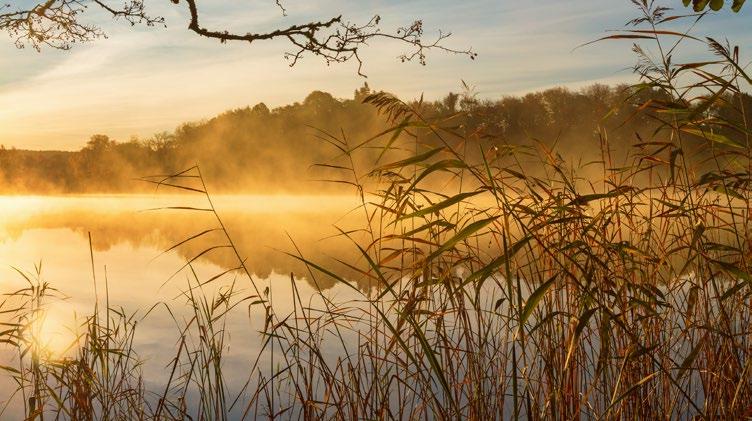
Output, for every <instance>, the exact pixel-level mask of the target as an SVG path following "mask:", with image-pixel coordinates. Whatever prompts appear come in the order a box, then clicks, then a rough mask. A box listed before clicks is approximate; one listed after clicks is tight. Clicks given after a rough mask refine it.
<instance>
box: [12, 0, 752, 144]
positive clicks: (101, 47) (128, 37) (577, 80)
mask: <svg viewBox="0 0 752 421" xmlns="http://www.w3.org/2000/svg"><path fill="white" fill-rule="evenodd" d="M162 3H164V4H162ZM606 3H608V5H607V6H606V5H605V4H606ZM153 7H154V9H153V12H152V13H155V14H160V15H164V16H165V17H166V18H167V21H168V24H169V26H168V28H167V29H163V28H138V27H136V28H131V27H130V26H129V25H127V24H125V23H123V22H112V21H110V20H108V19H104V20H102V26H103V27H104V29H105V30H106V31H107V32H108V33H109V35H110V37H109V39H106V40H100V41H96V42H93V43H90V44H86V45H79V46H76V47H74V49H73V50H72V51H68V52H58V51H49V50H47V51H42V52H41V53H37V52H35V51H33V50H32V49H24V50H17V49H16V48H15V47H14V46H13V45H12V43H11V41H10V39H9V38H7V37H6V36H4V35H3V36H1V37H0V40H2V42H0V144H3V145H5V146H6V147H18V148H28V149H78V148H80V147H81V146H82V145H83V144H84V143H85V142H86V140H87V139H88V138H89V136H90V135H92V134H95V133H104V134H108V135H110V136H112V137H114V138H115V139H118V140H127V139H128V138H129V137H130V136H131V135H138V136H141V137H145V136H149V135H151V134H153V133H155V132H158V131H163V130H172V129H174V128H175V126H177V125H178V124H180V123H182V122H186V121H192V120H199V119H202V118H208V117H211V116H213V115H215V114H217V113H220V112H222V111H224V110H227V109H230V108H235V107H244V106H246V105H253V104H256V103H258V102H265V103H267V104H268V105H269V106H276V105H282V104H285V103H289V102H293V101H300V100H302V99H303V98H304V97H305V96H306V95H307V93H309V92H310V91H312V90H315V89H318V90H324V91H328V92H331V93H333V94H334V95H335V96H338V97H351V95H352V92H353V90H354V89H356V88H357V87H359V86H361V85H362V83H363V82H364V81H365V80H367V81H368V82H369V84H370V85H371V86H372V87H374V88H376V89H384V90H388V91H391V92H394V93H396V94H398V95H401V96H403V97H407V98H415V97H417V96H419V95H421V94H425V95H426V96H427V97H429V98H436V97H439V96H443V95H444V94H446V93H447V92H449V91H457V90H459V89H460V81H461V80H465V81H467V82H468V83H469V84H471V85H474V86H476V89H477V92H478V93H479V95H480V96H481V97H490V98H493V97H499V96H501V95H504V94H516V93H523V92H528V91H531V90H536V89H540V88H544V87H549V86H554V85H566V86H572V87H577V86H582V85H585V84H588V83H591V82H593V81H601V82H607V83H608V82H617V81H627V80H631V78H632V76H631V74H630V73H629V71H626V70H625V69H626V68H628V67H629V66H631V64H632V62H633V57H632V56H631V54H630V52H629V45H628V44H620V45H619V47H622V48H616V47H617V44H609V45H595V46H591V47H586V48H581V49H577V50H574V51H572V50H573V48H574V47H576V46H577V45H579V44H581V43H583V42H586V41H590V40H592V39H595V38H597V37H599V36H601V35H602V34H603V30H604V29H607V28H618V27H620V26H621V25H623V24H624V22H626V20H627V19H628V18H629V16H630V13H632V9H631V7H630V5H629V2H628V1H620V0H610V1H608V2H603V1H599V0H576V1H572V2H556V1H553V0H546V1H541V2H535V4H531V3H530V2H518V1H511V0H509V1H508V0H501V1H498V0H496V1H492V0H478V1H468V2H449V1H445V0H440V1H430V0H422V1H411V2H407V1H366V2H344V1H335V0H325V1H317V2H311V3H307V4H302V5H301V4H294V5H293V4H291V5H289V7H288V10H289V12H290V15H289V16H287V17H281V16H279V10H278V9H276V7H275V6H274V5H273V2H270V4H263V3H262V2H255V3H253V4H251V5H248V2H242V1H234V0H228V1H225V2H223V3H222V5H221V6H219V5H218V4H217V3H216V2H215V3H214V4H213V5H211V6H209V8H208V9H207V10H206V11H205V12H206V16H207V19H206V24H207V25H212V26H214V27H229V28H230V29H237V28H262V29H263V28H269V27H274V26H275V25H283V24H288V23H289V22H295V21H304V20H306V19H310V18H320V17H322V16H328V15H332V14H336V13H339V12H342V13H344V14H345V15H346V16H349V17H351V18H352V19H353V20H364V19H366V20H367V18H368V17H369V16H371V15H373V14H374V13H380V14H381V15H382V16H383V24H384V27H385V28H395V27H398V26H401V25H404V24H406V23H408V21H410V19H412V18H423V19H424V20H425V26H426V28H427V30H428V32H429V33H432V31H436V30H438V29H442V30H449V31H452V32H453V33H454V36H453V37H452V38H451V39H450V40H449V41H448V43H449V44H450V45H451V46H454V47H457V48H465V47H468V46H472V47H473V49H474V50H475V51H477V52H478V53H479V58H478V60H476V61H471V60H469V59H467V58H466V57H461V56H453V55H448V54H443V53H441V52H434V53H432V54H431V55H430V56H429V58H428V66H426V67H423V66H420V65H419V64H417V63H407V64H400V63H399V62H398V60H397V59H396V56H397V55H399V54H400V53H401V52H402V46H401V45H399V44H392V43H389V42H383V43H377V44H374V45H372V46H370V47H369V48H368V50H367V51H366V54H365V61H366V68H365V71H366V73H367V75H368V79H363V78H362V77H359V76H357V74H356V71H355V65H354V63H348V64H344V65H335V66H326V64H324V63H323V62H321V61H320V60H318V59H316V58H314V57H307V58H306V59H304V60H303V62H302V63H300V64H298V65H297V66H296V67H294V68H290V67H289V66H288V63H287V62H286V61H285V59H284V58H283V52H284V51H285V48H286V47H287V45H286V44H285V43H279V42H269V43H259V44H256V45H253V46H248V45H245V44H229V45H220V44H218V43H217V42H216V41H214V40H206V39H200V38H198V37H197V36H196V35H194V34H192V33H189V32H188V31H186V30H185V29H184V26H185V19H186V16H185V11H184V10H182V9H181V8H179V7H175V6H173V5H172V4H171V3H170V2H157V3H153ZM747 14H749V13H748V12H747ZM728 18H729V17H728V16H725V17H724V16H718V17H716V18H714V19H715V20H711V21H710V23H709V26H710V27H711V29H712V28H721V27H723V28H730V29H727V30H729V31H730V32H731V33H730V34H728V35H729V36H733V35H735V34H736V35H739V36H738V37H737V38H736V39H735V41H736V42H738V43H741V45H744V43H743V41H745V40H746V41H748V40H749V38H750V36H749V34H748V31H743V30H736V29H734V28H735V27H736V26H739V25H742V23H743V22H745V21H747V20H746V19H747V18H745V17H741V18H739V19H728ZM731 18H733V16H732V17H731ZM727 19H728V22H732V24H730V25H731V26H728V25H729V24H728V23H727V21H726V20H727ZM740 22H742V23H740ZM734 25H735V26H734ZM742 26H743V25H742ZM244 30H245V29H244Z"/></svg>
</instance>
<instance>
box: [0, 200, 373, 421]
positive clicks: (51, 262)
mask: <svg viewBox="0 0 752 421" xmlns="http://www.w3.org/2000/svg"><path fill="white" fill-rule="evenodd" d="M214 204H215V207H216V209H217V211H218V213H219V215H220V216H221V217H222V220H223V222H224V223H225V225H226V228H227V230H228V232H229V233H230V234H231V238H232V240H233V242H234V243H235V245H236V246H237V248H238V250H239V252H240V255H241V256H242V257H243V258H245V259H247V260H246V265H247V267H248V268H249V270H250V271H251V272H252V273H253V276H254V282H255V283H256V286H257V287H258V288H259V289H260V290H263V289H264V288H267V287H269V288H270V291H271V294H272V297H273V304H274V307H275V310H276V311H278V312H279V313H280V314H284V313H286V312H289V311H291V308H292V307H291V304H292V301H291V297H292V288H293V286H292V284H291V282H290V281H291V278H292V279H294V282H295V286H296V287H297V289H298V291H299V292H300V294H301V296H302V297H303V300H304V301H307V300H310V299H314V300H315V297H316V296H317V294H316V291H317V288H316V287H315V286H318V287H320V288H321V289H323V290H325V294H326V295H328V296H331V297H337V299H338V300H350V299H355V298H357V295H358V294H357V293H355V292H354V291H353V290H352V289H349V288H346V287H344V286H342V285H336V284H335V283H334V282H333V281H332V280H330V279H324V278H315V279H314V278H312V277H311V276H310V274H309V273H308V271H307V269H306V267H305V265H303V264H302V263H301V262H300V261H299V260H296V259H294V258H291V257H289V256H288V255H286V254H285V253H284V251H291V252H295V250H296V247H297V248H298V249H299V250H300V252H301V253H302V254H303V255H304V256H305V257H306V258H309V259H311V260H313V261H317V262H321V263H326V262H329V263H331V262H333V260H332V258H331V257H330V256H336V257H338V258H347V257H346V256H347V253H352V252H353V248H352V247H348V246H347V241H345V240H344V239H343V238H341V237H337V236H335V235H336V234H337V233H338V231H337V229H336V228H335V225H336V226H338V227H341V228H343V229H348V228H352V227H353V226H357V224H358V221H359V220H358V218H362V211H359V210H358V209H356V208H357V205H358V203H357V201H356V199H355V198H354V197H336V196H335V197H323V196H321V197H320V196H295V197H290V196H218V197H216V198H214ZM205 206H206V203H205V202H203V201H202V199H201V197H198V198H197V197H194V196H190V195H185V196H180V195H177V196H167V195H154V196H149V195H144V196H133V195H114V196H60V197H42V196H39V197H2V198H0V290H1V291H2V292H3V293H7V292H11V291H15V290H18V289H20V288H23V287H25V286H26V285H28V284H27V281H26V280H25V279H24V277H23V275H21V274H20V273H19V271H21V272H23V273H25V274H26V275H27V276H28V277H29V278H31V279H34V278H35V277H36V276H37V275H36V272H37V269H36V268H37V267H41V271H40V274H41V279H43V280H44V281H47V282H49V283H50V284H51V285H52V286H53V287H55V288H57V289H58V290H59V291H60V295H64V296H65V298H61V299H50V300H48V301H47V304H46V317H45V320H44V323H43V326H42V327H41V340H42V341H43V342H44V346H45V348H46V349H47V350H49V351H50V352H51V353H52V354H53V355H62V354H64V353H65V351H64V349H65V348H66V347H67V345H68V344H70V343H71V342H72V340H73V338H74V337H75V333H74V332H75V331H76V329H77V326H78V325H79V324H80V321H81V318H82V317H83V316H86V315H89V314H91V313H92V311H93V309H94V303H95V302H96V301H97V299H98V300H99V303H100V304H99V305H100V306H103V305H104V304H105V300H106V299H109V305H110V306H111V307H122V308H123V309H124V310H125V312H126V313H129V314H135V315H136V319H137V320H138V329H137V331H136V337H135V349H136V350H137V352H138V354H139V356H140V358H142V359H143V360H145V366H144V370H143V371H144V377H145V381H146V385H147V389H149V388H157V389H158V387H159V385H160V383H161V382H164V380H165V378H166V376H167V374H168V369H167V366H168V364H169V362H170V360H171V358H173V356H174V355H175V350H176V349H177V344H178V337H179V335H178V333H179V328H178V326H177V325H176V324H179V323H180V322H181V320H182V321H185V320H187V318H188V314H187V307H186V305H185V298H184V297H183V296H182V295H181V292H183V291H185V290H186V288H187V286H188V280H190V279H192V276H191V274H190V271H189V269H188V268H186V266H185V265H186V262H188V261H190V260H192V259H194V258H196V256H198V255H200V254H201V253H202V252H203V251H204V250H206V249H208V248H210V247H213V246H218V245H224V244H226V243H227V240H226V239H225V238H224V237H223V234H222V233H221V232H220V231H212V232H209V233H207V234H205V235H202V236H200V237H199V238H196V239H194V240H191V241H189V242H187V243H185V244H183V245H181V246H179V247H176V248H174V249H172V250H170V251H168V252H165V250H168V249H170V248H171V247H172V246H174V245H175V244H177V243H179V242H181V241H183V240H185V239H186V238H189V237H191V236H193V235H196V234H198V233H200V232H203V231H205V230H209V229H214V228H216V227H217V221H216V219H214V216H213V214H211V213H210V212H200V211H192V210H182V209H178V210H175V209H173V210H167V209H159V208H164V207H200V208H202V207H205ZM153 209H158V210H153ZM353 209H355V210H354V211H352V210H353ZM361 220H362V219H361ZM89 236H91V248H90V245H89ZM327 237H328V238H327ZM293 242H294V243H293ZM92 251H93V261H94V265H93V266H94V275H93V274H92V264H91V261H92V258H91V256H92V254H91V252H92ZM237 265H238V261H237V257H236V256H235V254H234V253H233V252H232V251H231V249H228V248H218V249H213V250H211V251H209V252H208V253H205V254H203V255H201V256H200V257H198V258H197V259H196V260H195V261H193V268H194V270H195V271H196V273H197V274H198V278H199V279H202V280H206V279H209V278H211V277H213V276H214V275H216V274H219V273H222V272H224V271H227V269H230V268H233V267H236V266H237ZM94 277H96V288H95V286H94V285H95V281H94ZM233 281H236V285H237V288H238V289H240V290H242V292H245V293H246V294H251V293H252V292H253V289H252V287H251V284H250V283H249V281H248V279H247V278H246V277H242V276H240V274H239V273H238V272H230V273H228V274H226V275H225V276H222V277H221V278H219V279H217V280H215V281H213V282H212V283H211V284H210V285H207V286H205V287H204V288H205V293H206V294H207V295H209V296H211V295H212V294H214V293H215V292H216V291H218V290H220V289H221V288H223V287H226V286H227V285H229V284H231V283H232V282H233ZM363 287H367V286H363ZM105 291H107V292H108V294H107V295H108V297H105ZM95 292H96V295H97V296H95ZM157 303H164V304H165V305H166V306H161V305H160V306H157V307H155V308H154V310H152V311H151V312H150V313H149V314H148V316H147V312H149V310H150V309H151V308H152V307H154V305H155V304H157ZM167 306H169V308H170V309H171V311H172V312H173V314H174V315H175V316H176V319H178V321H177V323H176V321H175V320H173V318H172V317H171V316H170V313H169V312H168V311H166V307H167ZM236 313H237V314H235V315H233V316H232V317H231V318H230V319H229V320H230V322H229V327H228V333H229V337H230V338H231V340H230V341H229V345H228V347H227V353H226V356H227V358H226V359H225V360H224V361H225V365H226V367H225V370H226V371H227V372H230V373H234V374H233V376H229V377H230V378H228V383H229V384H228V387H229V389H230V394H231V395H232V392H233V391H235V392H237V391H238V390H239V389H240V387H241V385H242V384H243V383H244V382H245V381H246V380H247V379H248V377H247V375H235V374H236V373H238V372H243V373H245V372H247V370H248V367H249V364H250V359H251V358H252V357H255V356H256V353H257V351H258V349H259V346H260V343H261V336H260V335H259V334H258V331H260V330H261V329H262V327H263V314H261V307H260V306H255V307H251V308H250V310H246V309H240V310H239V311H237V312H236ZM0 365H6V366H7V365H10V366H16V365H17V357H16V356H15V355H14V354H13V353H11V352H9V351H8V349H4V350H2V351H0ZM239 370H240V371H239ZM14 387H15V386H14V385H13V384H12V383H11V382H10V379H9V378H7V376H5V375H0V390H2V391H3V393H2V396H0V407H1V405H2V403H3V402H4V401H6V400H7V399H9V397H10V391H12V390H13V389H14ZM15 399H16V400H17V399H18V397H16V398H15ZM19 408H20V406H19V405H18V402H15V403H13V402H11V405H10V407H9V408H8V409H7V410H6V412H5V415H4V416H15V415H18V416H20V413H18V412H17V411H18V410H19Z"/></svg>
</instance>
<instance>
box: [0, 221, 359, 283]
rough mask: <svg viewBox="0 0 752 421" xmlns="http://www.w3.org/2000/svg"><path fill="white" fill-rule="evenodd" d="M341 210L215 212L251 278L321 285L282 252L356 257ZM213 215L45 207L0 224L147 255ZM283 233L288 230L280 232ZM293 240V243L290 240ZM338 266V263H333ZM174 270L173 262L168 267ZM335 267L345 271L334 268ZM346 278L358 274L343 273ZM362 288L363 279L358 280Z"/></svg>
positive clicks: (210, 256) (16, 231)
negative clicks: (63, 233)
mask: <svg viewBox="0 0 752 421" xmlns="http://www.w3.org/2000/svg"><path fill="white" fill-rule="evenodd" d="M345 213H346V210H343V211H342V212H341V213H336V212H317V211H298V212H274V211H273V210H270V211H269V212H261V213H259V212H252V213H249V212H242V211H231V212H227V213H225V214H224V215H223V222H224V223H225V224H226V226H227V229H228V231H229V232H230V233H231V235H232V239H233V241H234V242H235V244H236V246H237V247H238V249H239V250H240V253H241V256H244V257H245V258H246V259H247V260H246V264H247V265H248V267H249V268H250V269H251V270H252V271H253V273H254V274H255V275H256V276H258V277H259V278H266V277H268V276H269V275H270V274H271V273H272V272H275V273H284V274H286V273H294V274H295V276H296V277H301V278H305V279H306V280H308V281H309V282H311V283H312V284H314V286H315V284H318V286H319V287H321V288H329V287H331V286H332V285H333V284H334V281H333V280H332V279H327V278H325V277H322V276H320V274H319V275H318V276H317V277H316V281H315V282H314V281H312V280H311V277H310V276H309V272H308V269H307V268H306V265H305V264H304V263H303V262H301V261H300V260H299V259H295V258H293V257H290V256H289V255H287V254H286V253H285V252H291V253H293V254H295V253H296V251H295V250H296V246H297V247H298V248H299V249H300V252H301V253H303V255H304V257H305V258H306V259H310V260H312V261H315V262H319V263H323V264H327V265H332V264H336V262H335V260H334V259H333V257H337V258H340V259H344V260H347V261H356V260H357V258H358V254H357V253H358V252H357V249H356V248H354V247H353V246H352V243H351V242H350V241H349V240H346V239H344V238H342V237H341V236H337V235H336V234H337V232H338V231H337V230H336V228H334V224H335V223H336V224H337V225H338V226H342V227H346V226H347V225H348V224H350V226H353V224H354V223H355V222H356V217H355V216H352V215H350V216H344V217H343V215H344V214H345ZM215 227H216V222H215V221H214V220H213V219H212V218H211V217H210V216H209V215H205V214H202V213H198V212H180V211H151V212H133V211H120V212H118V211H112V210H99V211H97V210H87V209H68V210H60V211H53V212H41V213H35V214H31V215H28V216H24V217H15V218H13V219H12V220H6V221H5V223H4V230H5V232H6V235H8V237H9V238H10V239H14V238H18V237H19V236H20V235H21V234H23V233H24V232H25V231H26V230H30V229H60V228H63V229H70V230H72V231H73V232H75V233H77V234H80V235H81V236H87V235H88V233H89V232H91V233H92V245H93V248H94V250H95V251H107V250H110V249H111V248H113V247H115V246H118V245H122V244H127V245H129V246H131V247H133V248H147V249H153V252H154V255H155V257H157V256H159V253H160V252H161V251H164V250H168V249H170V248H171V247H172V246H174V245H176V244H177V243H179V242H181V241H183V240H185V239H187V238H189V237H191V236H193V235H196V234H198V233H200V232H202V231H204V230H207V229H211V228H215ZM288 234H289V236H288ZM293 242H294V243H293ZM226 243H227V241H226V240H225V238H224V237H223V234H222V233H221V232H220V231H214V232H211V233H208V234H206V235H202V236H201V237H199V238H196V239H194V240H191V241H188V242H186V243H184V244H182V245H180V246H179V247H176V248H175V249H174V250H172V251H171V253H176V254H177V255H179V256H180V257H181V258H182V259H184V260H185V261H189V260H191V259H193V258H194V257H196V256H198V255H199V254H200V253H201V252H202V251H204V250H206V249H207V248H209V247H212V246H214V245H221V244H226ZM198 260H199V261H204V262H210V263H213V264H216V265H217V266H220V267H222V268H225V269H229V268H232V267H236V266H237V265H238V262H237V260H236V257H235V255H234V254H233V253H231V252H230V251H229V250H228V249H216V250H213V251H211V252H209V253H206V254H203V255H202V256H201V257H200V258H199V259H198ZM338 267H341V265H338ZM176 269H177V268H176ZM341 269H342V270H341V271H339V272H338V273H348V272H347V271H346V268H344V267H342V268H341ZM349 275H350V276H351V279H353V280H354V281H356V282H357V281H358V276H357V275H356V274H354V273H352V271H350V272H349ZM359 283H360V284H361V286H362V287H364V288H365V287H367V286H368V285H367V282H364V281H361V282H359Z"/></svg>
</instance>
